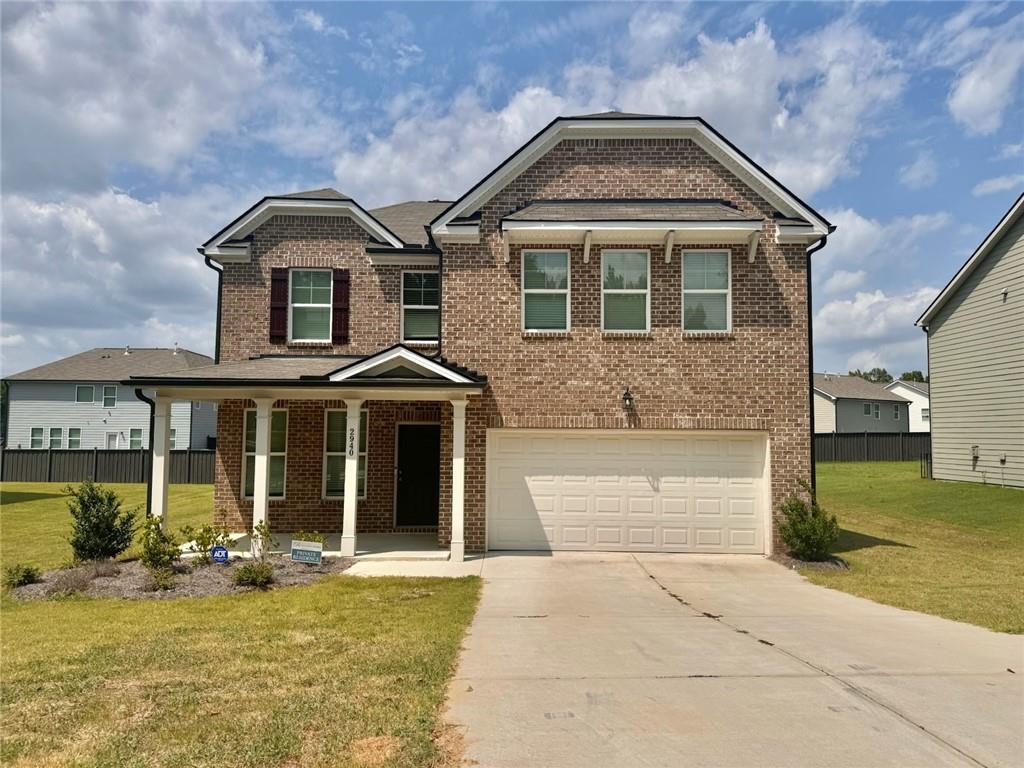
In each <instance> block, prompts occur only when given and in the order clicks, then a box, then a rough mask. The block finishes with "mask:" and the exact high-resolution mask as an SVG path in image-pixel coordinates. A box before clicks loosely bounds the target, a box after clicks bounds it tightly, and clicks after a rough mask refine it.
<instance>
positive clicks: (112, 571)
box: [87, 560, 121, 579]
mask: <svg viewBox="0 0 1024 768" xmlns="http://www.w3.org/2000/svg"><path fill="white" fill-rule="evenodd" d="M87 567H88V568H89V569H90V570H91V571H92V577H93V578H94V579H95V578H99V577H100V576H117V575H118V574H119V573H121V569H120V568H119V567H118V565H117V563H112V562H110V561H109V560H97V561H96V562H95V563H89V564H88V566H87Z"/></svg>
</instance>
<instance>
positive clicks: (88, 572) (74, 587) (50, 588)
mask: <svg viewBox="0 0 1024 768" xmlns="http://www.w3.org/2000/svg"><path fill="white" fill-rule="evenodd" d="M92 580H93V569H92V568H88V567H83V568H70V569H68V570H66V571H60V572H59V573H58V574H57V575H56V576H54V577H53V580H52V581H51V582H50V583H49V584H48V585H47V589H46V594H47V595H49V596H50V597H70V596H71V595H77V594H79V593H80V592H85V590H87V589H88V588H89V585H90V584H91V583H92Z"/></svg>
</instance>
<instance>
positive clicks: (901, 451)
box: [900, 432, 907, 461]
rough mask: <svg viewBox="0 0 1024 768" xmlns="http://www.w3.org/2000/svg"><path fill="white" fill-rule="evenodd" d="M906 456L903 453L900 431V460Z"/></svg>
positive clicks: (903, 459) (904, 459)
mask: <svg viewBox="0 0 1024 768" xmlns="http://www.w3.org/2000/svg"><path fill="white" fill-rule="evenodd" d="M906 460H907V458H906V456H905V455H904V454H903V433H902V432H900V461H906Z"/></svg>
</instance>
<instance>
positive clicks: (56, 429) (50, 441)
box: [46, 427, 64, 451]
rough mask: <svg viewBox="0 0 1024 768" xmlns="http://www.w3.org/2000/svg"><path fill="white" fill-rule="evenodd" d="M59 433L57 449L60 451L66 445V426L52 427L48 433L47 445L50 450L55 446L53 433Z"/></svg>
mask: <svg viewBox="0 0 1024 768" xmlns="http://www.w3.org/2000/svg"><path fill="white" fill-rule="evenodd" d="M54 432H56V433H57V450H58V451H59V450H60V449H62V448H63V447H64V427H50V429H49V430H48V431H47V433H46V447H47V448H48V449H50V450H54V448H53V433H54Z"/></svg>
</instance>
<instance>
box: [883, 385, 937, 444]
mask: <svg viewBox="0 0 1024 768" xmlns="http://www.w3.org/2000/svg"><path fill="white" fill-rule="evenodd" d="M885 388H886V389H888V390H889V391H890V392H895V393H896V394H897V395H899V396H900V397H905V398H907V400H909V401H910V431H911V432H929V431H931V424H932V412H931V402H930V400H929V397H928V383H927V382H924V381H904V380H903V379H896V381H891V382H889V383H888V384H886V385H885Z"/></svg>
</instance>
